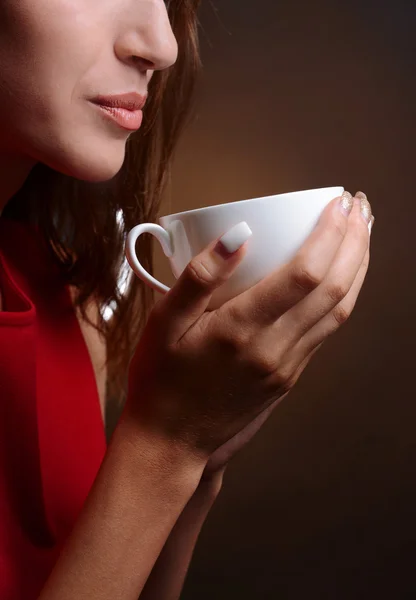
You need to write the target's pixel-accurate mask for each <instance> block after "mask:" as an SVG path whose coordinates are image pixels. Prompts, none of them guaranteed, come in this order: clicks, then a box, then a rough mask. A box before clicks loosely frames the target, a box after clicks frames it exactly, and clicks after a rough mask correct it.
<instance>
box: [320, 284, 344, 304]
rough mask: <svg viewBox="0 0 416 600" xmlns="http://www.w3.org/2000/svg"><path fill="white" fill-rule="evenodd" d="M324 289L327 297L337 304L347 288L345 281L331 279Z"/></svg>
mask: <svg viewBox="0 0 416 600" xmlns="http://www.w3.org/2000/svg"><path fill="white" fill-rule="evenodd" d="M325 291H326V294H327V297H328V298H329V299H330V300H331V301H332V302H334V303H335V304H338V303H339V302H341V300H343V299H344V298H345V296H346V295H347V294H348V292H349V288H348V286H347V285H346V284H345V283H343V282H341V281H331V282H330V283H328V285H327V286H326V290H325Z"/></svg>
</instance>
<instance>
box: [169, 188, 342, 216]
mask: <svg viewBox="0 0 416 600" xmlns="http://www.w3.org/2000/svg"><path fill="white" fill-rule="evenodd" d="M332 189H333V190H335V189H342V190H344V189H345V188H344V187H343V186H342V185H330V186H327V187H322V188H313V189H309V190H297V191H296V192H282V193H281V194H271V195H269V196H261V197H258V198H257V197H256V198H247V199H246V200H233V201H232V202H223V203H221V204H211V205H210V206H201V208H192V209H190V210H183V211H181V212H177V213H172V214H170V215H163V216H162V217H160V219H167V218H170V217H181V216H183V215H185V214H186V215H191V214H193V213H196V212H204V211H209V210H213V209H217V208H219V207H220V206H229V205H230V204H241V203H247V202H255V201H257V200H267V199H269V198H278V197H280V196H295V195H296V194H305V193H312V192H321V191H323V190H332ZM334 198H335V196H334Z"/></svg>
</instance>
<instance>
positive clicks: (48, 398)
mask: <svg viewBox="0 0 416 600" xmlns="http://www.w3.org/2000/svg"><path fill="white" fill-rule="evenodd" d="M0 289H1V291H2V298H3V312H2V311H0V598H1V600H23V599H24V600H32V599H35V598H37V597H38V594H39V593H40V590H41V589H42V587H43V585H44V583H45V581H46V579H47V578H48V575H49V573H50V572H51V570H52V568H53V565H54V563H55V561H56V560H57V558H58V554H59V551H60V549H61V546H62V544H63V543H64V542H65V539H66V537H67V535H68V533H69V532H70V530H71V528H72V527H73V525H74V523H75V520H76V519H77V516H78V514H79V512H80V510H81V508H82V506H83V503H84V501H85V499H86V497H87V495H88V493H89V491H90V489H91V486H92V483H93V482H94V479H95V477H96V475H97V472H98V469H99V467H100V465H101V462H102V460H103V458H104V454H105V451H106V439H105V432H104V425H103V422H102V417H101V410H100V404H99V397H98V391H97V385H96V381H95V376H94V370H93V367H92V363H91V359H90V355H89V352H88V348H87V346H86V343H85V341H84V337H83V335H82V332H81V329H80V326H79V323H78V320H77V318H76V315H75V311H74V309H73V305H72V301H71V298H70V295H69V290H68V288H67V286H66V285H65V283H64V281H63V277H62V275H61V273H60V271H59V268H58V266H57V265H56V264H55V263H54V262H53V260H52V258H51V257H50V255H49V254H48V253H47V248H46V243H45V241H44V239H43V237H41V235H40V233H39V231H38V229H37V228H36V227H34V226H31V225H27V224H23V223H19V222H17V221H12V220H11V219H6V218H4V217H0Z"/></svg>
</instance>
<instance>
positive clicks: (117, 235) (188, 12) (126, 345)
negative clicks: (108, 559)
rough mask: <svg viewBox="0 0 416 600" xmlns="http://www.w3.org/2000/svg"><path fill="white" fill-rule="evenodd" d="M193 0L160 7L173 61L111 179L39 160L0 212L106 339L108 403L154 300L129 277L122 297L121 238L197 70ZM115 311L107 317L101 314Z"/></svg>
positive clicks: (160, 169) (150, 185)
mask: <svg viewBox="0 0 416 600" xmlns="http://www.w3.org/2000/svg"><path fill="white" fill-rule="evenodd" d="M199 3H200V0H173V1H169V2H168V4H167V10H168V13H169V18H170V22H171V26H172V29H173V32H174V34H175V37H176V39H177V42H178V46H179V55H178V59H177V61H176V63H175V64H174V65H173V66H172V67H171V68H169V69H166V70H164V71H158V72H155V73H154V75H153V77H152V79H151V81H150V84H149V95H148V101H147V103H146V107H145V111H144V124H143V126H142V128H141V129H139V130H138V131H137V132H135V133H134V134H132V135H130V137H129V139H128V140H127V143H126V156H125V161H124V163H123V166H122V168H121V169H120V171H119V172H118V173H117V175H116V176H115V177H114V178H112V179H111V180H109V181H106V182H98V183H97V182H86V181H81V180H77V179H74V178H72V177H70V176H67V175H65V174H62V173H59V172H57V171H55V170H54V169H51V168H49V167H48V166H46V165H45V164H43V163H38V164H36V166H35V167H34V168H33V169H32V171H31V173H30V175H29V176H28V178H27V179H26V181H25V183H24V185H23V186H22V188H21V189H20V190H19V191H18V192H17V193H16V194H15V195H14V196H13V198H11V200H10V201H9V202H8V204H7V205H6V207H5V209H4V211H3V215H4V217H6V218H13V219H18V220H22V221H28V222H30V223H33V224H34V225H36V226H37V227H38V230H39V232H40V233H41V234H42V235H43V236H44V238H45V240H46V242H47V246H48V251H50V252H51V255H52V257H53V260H55V261H57V263H58V266H59V268H60V269H61V271H62V273H63V275H64V280H65V282H66V283H67V284H69V285H72V286H74V287H75V288H76V289H77V297H76V298H75V299H74V307H79V310H80V313H81V315H82V318H83V319H85V320H86V321H87V322H88V323H89V324H90V325H92V326H93V327H95V328H96V329H97V330H98V331H100V332H101V333H102V335H103V336H104V337H105V341H106V348H107V358H106V367H107V398H110V399H111V400H112V401H113V400H114V401H115V402H116V404H117V405H118V406H122V405H123V403H124V401H125V398H126V394H127V381H128V369H129V364H130V361H131V358H132V356H133V354H134V351H135V348H136V345H137V343H138V341H139V338H140V335H141V332H142V329H143V327H144V325H145V323H146V321H147V317H148V315H149V312H150V310H151V308H152V305H153V303H154V293H153V290H151V289H150V288H149V287H147V286H146V285H144V284H143V282H142V281H141V280H140V279H139V278H138V277H136V276H132V277H130V278H129V282H128V285H127V286H126V289H125V290H124V292H123V293H122V292H121V290H120V286H119V283H120V273H121V269H122V267H123V264H125V257H124V247H125V241H126V236H127V233H128V232H129V231H130V229H132V227H134V226H135V225H137V224H138V223H142V222H155V221H156V220H157V217H158V215H159V208H160V204H161V199H162V194H163V191H164V189H165V185H166V182H167V177H168V173H169V166H170V163H171V158H172V155H173V151H174V148H175V145H176V143H177V140H178V137H179V135H180V133H181V131H182V129H183V126H184V124H185V122H186V117H187V115H188V111H189V107H190V102H191V98H192V95H193V90H194V85H195V79H196V75H197V74H198V71H199V68H200V56H199V42H198V22H197V9H198V6H199ZM136 250H137V252H138V254H139V255H140V260H141V262H142V264H143V266H144V267H145V268H146V269H147V270H148V271H149V273H153V245H152V237H151V236H150V235H149V234H145V235H142V236H140V238H139V240H138V242H137V246H136ZM90 299H94V301H96V302H97V304H98V306H99V309H100V315H99V322H98V323H97V324H95V323H93V322H92V321H91V320H90V319H89V317H88V315H87V314H86V305H87V304H88V303H89V301H90ZM108 307H111V308H112V315H111V317H110V318H104V313H105V310H106V309H108Z"/></svg>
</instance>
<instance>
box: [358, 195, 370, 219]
mask: <svg viewBox="0 0 416 600" xmlns="http://www.w3.org/2000/svg"><path fill="white" fill-rule="evenodd" d="M355 197H356V198H358V199H359V200H360V201H361V214H362V215H363V217H364V220H365V222H366V223H367V224H368V223H370V221H371V217H372V214H373V213H372V210H371V204H370V203H369V201H368V199H367V196H366V195H365V194H364V192H357V193H356V194H355Z"/></svg>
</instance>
